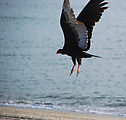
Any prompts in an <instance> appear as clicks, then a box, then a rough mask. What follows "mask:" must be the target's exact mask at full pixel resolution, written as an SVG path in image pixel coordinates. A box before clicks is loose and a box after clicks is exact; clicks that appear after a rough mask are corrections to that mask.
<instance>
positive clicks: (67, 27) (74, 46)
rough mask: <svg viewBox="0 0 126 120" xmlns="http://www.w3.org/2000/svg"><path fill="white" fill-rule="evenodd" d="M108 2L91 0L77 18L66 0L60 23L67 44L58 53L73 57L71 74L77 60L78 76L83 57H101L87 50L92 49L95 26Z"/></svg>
mask: <svg viewBox="0 0 126 120" xmlns="http://www.w3.org/2000/svg"><path fill="white" fill-rule="evenodd" d="M106 4H108V2H105V1H104V0H90V1H89V2H88V4H87V5H86V6H85V7H84V9H83V10H82V11H81V12H80V14H79V15H78V17H77V18H75V15H74V11H73V9H72V8H71V7H70V3H69V0H64V3H63V7H62V14H61V18H60V25H61V28H62V30H63V33H64V38H65V44H64V47H63V49H59V50H58V51H57V52H56V54H59V53H61V54H66V55H68V56H71V57H72V61H73V64H74V65H73V67H72V70H71V73H70V75H71V74H72V73H73V71H74V68H75V66H76V61H77V62H78V69H77V76H78V74H79V67H80V65H81V61H82V60H81V59H82V58H91V57H98V58H100V56H96V55H92V54H89V53H86V52H85V51H88V50H89V49H90V46H91V37H92V31H93V27H94V25H95V23H96V22H98V21H99V19H100V18H101V16H102V13H103V12H104V10H106V9H107V8H108V7H106V6H105V5H106Z"/></svg>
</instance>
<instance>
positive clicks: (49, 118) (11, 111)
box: [0, 106, 126, 120]
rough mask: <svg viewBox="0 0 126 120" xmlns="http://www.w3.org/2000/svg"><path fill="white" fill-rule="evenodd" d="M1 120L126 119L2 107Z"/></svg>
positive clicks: (123, 119)
mask: <svg viewBox="0 0 126 120" xmlns="http://www.w3.org/2000/svg"><path fill="white" fill-rule="evenodd" d="M0 120H126V117H113V116H107V115H94V114H80V113H74V112H60V111H52V110H41V109H30V108H18V107H4V106H0Z"/></svg>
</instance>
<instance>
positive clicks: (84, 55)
mask: <svg viewBox="0 0 126 120" xmlns="http://www.w3.org/2000/svg"><path fill="white" fill-rule="evenodd" d="M83 57H84V58H91V57H97V58H102V57H100V56H97V55H92V54H89V53H85V52H83Z"/></svg>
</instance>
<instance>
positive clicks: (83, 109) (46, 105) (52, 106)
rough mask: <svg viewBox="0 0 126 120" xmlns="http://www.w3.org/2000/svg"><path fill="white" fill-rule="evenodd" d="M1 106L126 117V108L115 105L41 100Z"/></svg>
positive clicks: (9, 102) (14, 102) (8, 103)
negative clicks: (106, 105) (89, 104)
mask: <svg viewBox="0 0 126 120" xmlns="http://www.w3.org/2000/svg"><path fill="white" fill-rule="evenodd" d="M0 106H13V107H24V108H37V109H44V110H56V111H67V112H79V113H91V114H100V115H112V116H122V117H126V112H125V110H124V111H123V110H122V111H119V110H118V109H116V108H114V107H110V106H109V107H98V106H88V105H82V106H81V105H80V106H74V105H65V104H64V105H63V104H58V103H52V102H41V101H24V100H22V101H21V100H20V101H8V102H1V103H0Z"/></svg>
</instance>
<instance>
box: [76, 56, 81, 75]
mask: <svg viewBox="0 0 126 120" xmlns="http://www.w3.org/2000/svg"><path fill="white" fill-rule="evenodd" d="M77 62H78V69H77V75H76V76H78V75H79V68H80V65H81V59H79V58H78V59H77Z"/></svg>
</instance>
